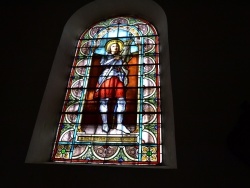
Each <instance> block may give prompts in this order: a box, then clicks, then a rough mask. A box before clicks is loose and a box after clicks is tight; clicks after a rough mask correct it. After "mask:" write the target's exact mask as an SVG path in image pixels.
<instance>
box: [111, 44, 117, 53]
mask: <svg viewBox="0 0 250 188" xmlns="http://www.w3.org/2000/svg"><path fill="white" fill-rule="evenodd" d="M118 51H119V45H118V44H117V43H114V44H112V45H111V46H110V52H111V54H117V53H118Z"/></svg>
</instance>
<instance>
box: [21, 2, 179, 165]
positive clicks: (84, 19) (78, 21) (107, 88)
mask: <svg viewBox="0 0 250 188" xmlns="http://www.w3.org/2000/svg"><path fill="white" fill-rule="evenodd" d="M104 7H105V8H104ZM114 7H116V8H115V9H114ZM92 10H95V11H92ZM103 18H105V19H103ZM170 78H171V77H170V62H169V51H168V38H167V20H166V16H165V13H164V11H163V10H162V9H161V7H160V6H159V5H158V4H156V3H155V2H154V1H151V0H145V1H132V0H120V1H115V0H105V1H104V0H96V1H94V2H92V3H89V4H88V5H86V6H84V7H82V8H81V9H79V10H78V11H77V12H76V13H75V14H74V15H73V16H72V17H71V18H70V19H69V21H68V22H67V24H66V25H65V28H64V31H63V34H62V37H61V41H60V44H59V46H58V49H57V53H56V56H55V59H54V62H53V66H52V70H51V73H50V77H49V80H48V84H47V87H46V91H45V94H44V98H43V101H42V104H41V108H40V111H39V114H38V118H37V122H36V125H35V129H34V132H33V135H32V140H31V144H30V147H29V151H28V154H27V158H26V162H27V163H34V162H35V163H50V162H52V163H54V162H63V163H67V164H70V163H81V164H85V163H91V164H121V165H129V166H131V165H133V166H145V165H147V166H149V167H157V168H161V167H163V168H176V156H175V138H174V119H173V103H172V90H171V79H170ZM65 93H66V95H65ZM62 102H63V103H62ZM55 136H56V138H55ZM51 153H52V154H51Z"/></svg>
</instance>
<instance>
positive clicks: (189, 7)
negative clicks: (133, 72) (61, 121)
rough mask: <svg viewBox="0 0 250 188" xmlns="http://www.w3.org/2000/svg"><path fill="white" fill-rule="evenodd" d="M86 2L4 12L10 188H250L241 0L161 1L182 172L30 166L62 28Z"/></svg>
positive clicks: (16, 6) (11, 5)
mask: <svg viewBox="0 0 250 188" xmlns="http://www.w3.org/2000/svg"><path fill="white" fill-rule="evenodd" d="M88 2H91V1H86V0H82V1H77V0H71V1H63V2H61V1H58V2H57V3H56V2H49V1H48V2H39V1H38V2H36V3H35V2H34V3H31V2H29V3H28V2H22V1H20V2H13V1H11V2H1V4H0V5H1V6H0V9H1V10H0V14H1V25H2V27H1V35H2V37H1V88H2V89H1V99H2V100H1V105H2V110H1V111H2V113H1V120H0V125H1V127H2V129H1V131H0V132H1V150H0V151H1V153H0V156H1V161H2V164H1V174H2V175H1V180H4V182H6V183H7V185H8V186H6V187H17V186H27V185H30V186H32V187H54V186H55V187H69V186H81V187H84V186H88V187H89V186H93V187H99V186H102V187H108V186H111V184H115V186H119V187H120V186H122V185H123V186H127V187H138V186H140V187H147V186H148V187H150V186H153V185H154V183H155V182H157V181H158V180H159V182H162V184H160V183H156V184H157V186H155V187H159V186H161V185H163V184H164V185H166V186H168V187H193V188H194V187H195V188H196V187H197V188H204V187H213V188H215V187H237V188H238V187H239V188H242V187H243V188H244V187H250V181H249V180H248V179H249V177H250V163H249V160H250V154H249V153H250V151H249V150H250V149H249V148H250V147H249V145H250V141H249V138H250V130H249V129H250V128H249V127H250V124H249V118H250V112H249V103H250V89H249V87H250V86H249V83H250V65H249V62H250V61H249V60H250V58H249V46H250V37H249V33H250V24H249V18H250V11H249V8H250V5H248V4H247V3H245V2H243V1H231V2H230V1H227V2H217V3H216V2H211V1H201V2H198V1H192V2H191V1H188V2H181V1H178V0H177V1H166V2H165V1H161V0H156V2H158V3H159V5H161V6H162V7H163V8H164V10H165V12H166V15H167V19H168V29H169V30H168V37H169V49H170V63H171V79H172V87H173V88H172V89H173V103H174V118H175V133H176V153H177V165H178V169H176V170H163V169H160V170H159V169H158V170H154V169H129V168H113V167H112V168H109V167H95V166H81V165H80V166H79V165H70V166H68V165H41V164H40V165H39V164H25V163H24V161H25V158H26V154H27V151H28V147H29V143H30V139H31V136H32V131H33V128H34V125H35V122H36V117H37V114H38V112H39V107H40V103H41V101H42V97H43V93H44V90H45V87H46V83H47V79H48V77H49V73H50V69H51V66H52V63H53V60H54V56H55V53H56V50H57V46H58V44H59V41H60V37H61V33H62V31H63V28H64V25H65V24H66V22H67V20H68V19H69V18H70V16H71V15H72V14H73V13H74V12H76V11H77V10H78V9H79V8H81V7H82V6H84V5H85V4H87V3H88ZM37 147H39V146H37ZM111 179H112V180H111ZM110 180H111V181H110ZM10 185H15V186H10Z"/></svg>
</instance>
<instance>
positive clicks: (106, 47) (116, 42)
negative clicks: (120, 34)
mask: <svg viewBox="0 0 250 188" xmlns="http://www.w3.org/2000/svg"><path fill="white" fill-rule="evenodd" d="M113 44H118V48H119V50H118V53H120V52H121V50H122V48H123V45H124V44H123V41H121V40H118V39H116V40H110V41H108V42H107V43H106V46H105V49H106V51H107V52H108V53H110V52H111V45H113Z"/></svg>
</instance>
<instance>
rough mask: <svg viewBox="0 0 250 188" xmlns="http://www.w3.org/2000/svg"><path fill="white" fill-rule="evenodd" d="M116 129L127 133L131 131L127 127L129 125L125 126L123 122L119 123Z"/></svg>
mask: <svg viewBox="0 0 250 188" xmlns="http://www.w3.org/2000/svg"><path fill="white" fill-rule="evenodd" d="M116 129H117V130H119V131H122V132H124V133H126V134H129V133H130V131H129V130H128V129H127V127H125V126H124V125H122V124H118V125H117V127H116Z"/></svg>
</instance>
